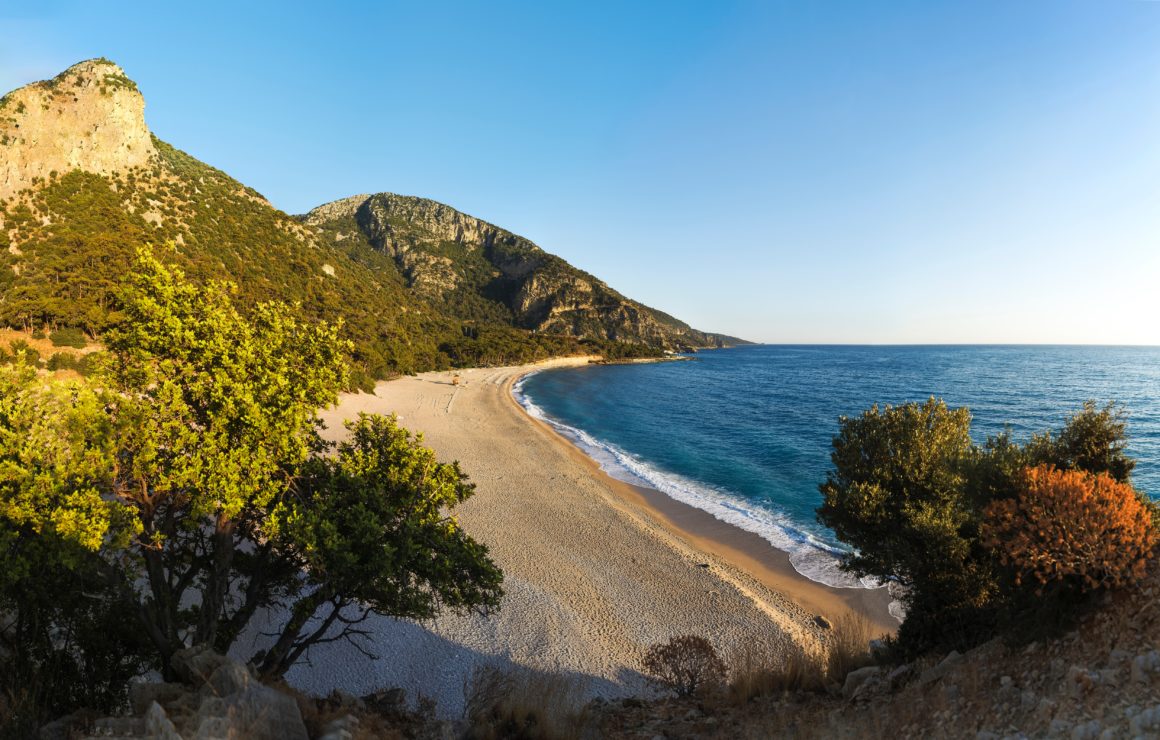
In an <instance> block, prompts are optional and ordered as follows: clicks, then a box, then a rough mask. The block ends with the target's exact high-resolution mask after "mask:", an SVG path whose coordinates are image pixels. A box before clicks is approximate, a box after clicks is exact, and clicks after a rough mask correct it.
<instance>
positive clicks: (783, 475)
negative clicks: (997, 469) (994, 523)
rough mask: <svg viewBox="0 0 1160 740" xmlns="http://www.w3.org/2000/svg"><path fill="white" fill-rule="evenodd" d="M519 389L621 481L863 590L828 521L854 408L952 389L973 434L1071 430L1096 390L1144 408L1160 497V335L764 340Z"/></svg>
mask: <svg viewBox="0 0 1160 740" xmlns="http://www.w3.org/2000/svg"><path fill="white" fill-rule="evenodd" d="M515 393H516V397H517V399H519V400H520V402H521V403H523V404H524V406H525V408H527V409H528V410H529V412H531V413H532V414H533V415H538V416H542V417H543V418H545V419H546V420H547V421H549V422H551V423H552V424H553V425H555V426H556V428H557V429H558V430H560V431H561V432H563V433H564V434H565V436H567V437H569V438H570V439H572V440H573V441H574V442H576V443H577V444H578V445H579V446H580V447H581V448H582V449H584V451H585V452H587V453H588V454H589V455H591V456H592V457H594V458H595V459H596V460H597V461H598V462H599V463H600V464H601V465H602V467H604V469H605V470H607V471H608V472H609V473H610V474H612V475H613V476H614V477H617V478H620V479H622V480H625V481H628V482H631V483H635V484H638V485H645V486H649V487H652V488H656V489H657V490H660V491H663V492H664V493H666V494H668V495H670V496H672V497H674V498H677V499H679V500H681V501H684V502H686V503H689V504H692V505H694V506H697V507H699V508H702V509H705V510H707V511H709V512H710V513H712V514H713V515H714V516H716V517H718V518H719V519H723V520H725V521H728V522H731V523H733V524H735V525H737V526H739V527H742V528H743V529H746V530H749V531H752V532H756V533H758V534H760V535H762V536H763V537H765V538H766V539H767V540H769V541H770V543H772V544H773V545H774V546H775V547H777V548H779V549H782V550H785V551H787V552H789V553H790V557H791V560H792V561H793V562H794V565H795V567H796V568H797V569H798V570H799V571H801V572H802V573H803V574H804V575H806V576H808V577H810V578H813V579H815V580H818V581H822V582H825V583H830V584H832V585H843V586H855V587H856V586H859V585H870V584H860V583H857V582H855V581H852V580H851V579H850V578H849V577H848V576H846V575H844V574H842V573H840V572H838V571H837V569H836V568H835V563H836V561H835V555H836V554H837V553H839V552H841V546H840V544H839V543H838V542H837V541H836V540H835V539H834V537H833V535H832V533H830V532H829V531H828V530H826V529H825V528H824V527H822V526H820V525H819V524H818V523H817V522H816V521H815V520H814V509H815V508H816V507H817V506H818V504H819V503H820V501H821V495H820V494H819V493H818V488H817V487H818V484H819V483H820V482H822V480H824V479H825V475H826V471H827V470H828V469H829V465H830V462H829V454H830V440H831V438H832V437H833V435H834V434H835V433H836V432H837V428H838V417H839V416H840V415H843V414H845V415H847V416H852V415H855V414H858V413H860V412H861V411H862V410H864V409H866V408H868V407H869V406H870V405H871V404H873V403H875V402H877V403H880V404H883V403H891V404H897V403H902V402H906V401H921V400H925V399H926V398H928V397H929V396H932V395H933V396H938V397H941V398H943V399H945V400H946V402H947V403H948V404H950V405H951V406H968V407H969V408H970V409H971V412H972V415H973V424H972V430H973V436H974V437H975V438H976V440H977V441H980V442H981V441H983V440H984V439H985V438H986V436H987V435H989V434H994V433H996V432H999V431H1002V429H1003V427H1004V425H1009V426H1010V427H1011V429H1012V431H1013V432H1014V433H1015V435H1016V437H1017V438H1018V439H1021V440H1022V439H1026V438H1027V437H1028V436H1030V434H1031V433H1032V432H1040V431H1043V430H1046V429H1058V428H1059V427H1061V426H1062V425H1063V424H1064V422H1065V421H1066V419H1067V416H1068V414H1069V413H1071V412H1073V411H1075V410H1076V409H1078V408H1079V407H1080V406H1081V405H1082V403H1083V401H1084V400H1086V399H1095V400H1097V401H1098V402H1100V403H1103V402H1105V401H1109V400H1115V401H1118V402H1121V403H1122V404H1124V405H1125V407H1126V408H1127V410H1128V412H1129V423H1128V431H1129V433H1130V435H1131V440H1130V452H1131V453H1132V455H1133V456H1134V457H1136V458H1137V459H1138V461H1139V464H1138V466H1137V468H1136V472H1135V474H1134V483H1135V485H1136V486H1137V488H1139V489H1141V490H1143V491H1146V492H1147V493H1149V494H1150V495H1152V496H1154V497H1160V347H1086V346H1085V347H1074V346H1035V347H1029V346H945V347H937V346H921V347H918V346H900V347H882V346H873V347H856V346H837V347H825V346H752V347H739V348H736V349H728V350H717V351H710V352H702V353H699V354H698V355H696V358H695V359H694V360H692V361H689V362H671V363H661V364H649V365H611V366H589V367H581V368H570V369H562V370H549V371H543V372H539V373H535V374H533V375H530V376H527V377H526V378H524V379H523V380H522V381H521V382H520V383H519V384H518V385H517V386H516V389H515Z"/></svg>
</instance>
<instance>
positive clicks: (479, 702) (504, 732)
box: [463, 666, 590, 740]
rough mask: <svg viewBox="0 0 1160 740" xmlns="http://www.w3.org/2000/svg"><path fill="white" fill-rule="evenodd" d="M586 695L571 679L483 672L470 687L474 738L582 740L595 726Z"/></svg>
mask: <svg viewBox="0 0 1160 740" xmlns="http://www.w3.org/2000/svg"><path fill="white" fill-rule="evenodd" d="M583 689H584V686H583V685H582V684H581V682H580V681H579V680H577V679H575V678H572V677H569V676H564V675H558V674H543V673H536V672H533V671H530V670H523V669H503V668H498V667H494V666H481V667H479V668H477V669H476V670H475V672H474V673H473V674H472V677H471V681H470V683H469V684H468V685H467V686H465V687H464V693H465V695H466V699H467V701H466V705H465V706H464V710H463V713H464V717H465V718H466V719H467V721H468V722H469V723H470V728H469V729H468V737H470V738H476V739H477V740H498V739H499V738H527V739H528V740H532V739H536V740H575V739H578V738H580V737H582V736H583V735H584V731H585V728H586V727H587V725H588V724H589V720H590V718H589V715H588V711H587V709H586V708H585V706H584V701H583V700H582V697H583V696H584V691H583Z"/></svg>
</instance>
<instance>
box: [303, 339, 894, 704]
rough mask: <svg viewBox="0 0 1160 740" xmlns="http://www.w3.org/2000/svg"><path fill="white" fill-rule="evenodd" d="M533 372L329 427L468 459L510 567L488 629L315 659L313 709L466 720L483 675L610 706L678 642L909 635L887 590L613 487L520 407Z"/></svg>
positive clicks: (647, 495) (420, 385)
mask: <svg viewBox="0 0 1160 740" xmlns="http://www.w3.org/2000/svg"><path fill="white" fill-rule="evenodd" d="M584 361H585V360H580V359H570V360H557V361H553V362H552V363H550V364H551V365H561V364H574V363H576V362H584ZM535 367H538V368H542V367H545V365H539V366H535ZM530 369H533V367H531V366H525V367H511V368H493V369H478V370H466V371H459V372H458V375H459V377H460V379H461V382H460V383H459V384H458V385H456V384H453V382H452V377H453V375H455V373H451V372H442V373H424V374H422V375H419V376H417V377H408V378H402V379H399V380H395V381H391V382H387V383H380V384H379V385H378V386H377V387H376V389H375V393H374V394H348V395H345V396H343V397H342V399H341V400H340V402H339V404H338V405H337V406H336V407H335V408H332V409H329V410H327V411H326V412H325V413H324V414H323V415H322V416H323V420H324V421H325V422H326V424H327V426H328V434H329V435H330V436H332V437H337V436H339V435H341V433H342V421H343V420H344V419H349V418H353V417H355V416H357V414H358V413H360V412H367V413H382V414H389V413H395V414H397V415H398V416H399V419H400V423H401V424H402V425H403V426H405V427H407V428H409V429H411V430H413V431H417V432H422V433H423V435H424V442H425V443H426V444H427V445H429V446H430V447H432V448H433V449H435V451H436V452H437V453H438V454H439V456H440V458H441V459H444V460H448V461H450V460H459V462H460V464H461V465H462V467H463V469H464V470H465V471H467V473H468V474H469V475H470V476H471V479H472V480H473V481H474V482H475V484H476V486H477V488H476V495H475V496H474V497H473V498H472V499H470V500H469V501H467V502H466V503H465V504H463V505H462V506H460V507H459V508H458V509H456V514H457V516H458V517H459V520H460V522H461V523H462V524H463V526H464V527H465V529H466V530H467V531H468V532H469V533H470V534H471V535H472V536H473V537H474V538H475V539H477V540H478V541H481V542H483V543H485V544H486V545H487V546H488V547H489V548H490V550H491V554H492V556H493V557H494V559H495V560H496V562H497V563H498V564H499V565H500V567H501V568H502V569H503V571H504V575H505V580H504V588H505V592H506V595H505V597H504V600H503V604H502V606H501V608H500V610H499V611H498V613H495V614H492V615H490V616H487V617H483V616H480V615H474V614H472V615H444V616H442V617H440V618H438V619H436V620H433V621H431V622H429V623H423V624H416V623H413V622H406V621H400V620H393V619H387V618H380V619H377V620H375V623H374V625H373V626H372V629H373V631H374V633H375V634H376V639H375V643H374V644H373V645H370V646H369V649H370V651H371V652H373V653H374V657H368V656H366V655H364V654H363V653H361V652H360V651H358V650H356V649H354V648H353V647H350V646H345V645H341V644H334V645H327V646H324V647H321V648H317V649H315V650H314V652H313V654H312V655H311V656H310V658H311V664H310V665H305V666H300V667H296V668H295V669H293V670H292V671H291V673H290V674H289V675H288V679H289V680H290V682H291V683H293V684H295V685H297V686H299V687H300V688H303V689H306V690H308V691H312V692H316V693H326V692H327V691H329V689H330V687H332V686H339V687H341V688H343V689H344V690H346V691H349V692H351V693H354V694H365V693H369V692H371V691H374V690H376V689H379V688H383V687H389V686H401V687H404V688H407V689H408V690H409V693H410V695H411V696H412V697H413V696H414V695H415V694H416V692H421V693H423V694H425V695H428V696H431V697H432V698H435V699H436V700H437V701H438V704H439V707H440V713H441V714H444V715H447V716H454V715H457V714H458V713H459V712H460V711H461V707H462V703H463V697H464V690H465V685H466V682H467V680H468V678H469V676H470V674H471V672H472V670H473V669H474V668H475V667H476V666H477V665H480V664H481V663H484V664H486V663H493V664H499V665H507V664H516V665H519V666H523V667H526V668H528V669H531V670H541V671H550V672H553V673H564V674H568V675H571V676H573V677H574V678H575V679H576V681H577V684H578V685H579V686H580V687H581V690H582V691H584V692H585V693H587V694H589V695H593V696H605V697H614V696H618V695H624V694H631V693H640V692H641V691H643V690H644V688H645V684H644V680H643V677H642V676H641V675H640V674H639V672H638V669H639V662H640V658H641V656H642V655H643V653H644V651H645V650H646V649H647V647H648V646H649V645H651V644H653V643H656V642H660V641H664V640H667V639H668V638H670V637H672V636H675V635H682V634H697V635H702V636H704V637H707V638H708V639H710V640H711V641H712V642H713V643H714V645H716V646H717V648H718V650H719V651H720V652H721V653H722V654H723V655H729V654H731V653H735V652H738V651H743V650H753V651H756V652H759V653H764V654H772V655H780V654H785V653H786V652H787V651H792V650H798V649H801V647H802V646H805V647H806V648H807V649H813V648H815V647H816V646H817V644H818V641H819V640H820V639H823V638H824V632H823V630H822V629H821V628H819V627H818V626H817V625H816V624H815V622H814V617H815V616H816V615H822V616H825V617H826V618H828V619H830V620H833V619H835V618H837V617H839V616H840V615H842V614H843V613H845V612H847V611H849V610H856V611H858V612H861V613H863V614H865V615H866V616H867V617H868V619H870V621H871V623H872V624H873V625H874V627H875V628H876V629H875V631H879V632H884V631H889V630H892V629H894V628H896V627H897V622H895V621H894V620H893V618H892V617H890V616H889V614H888V613H887V604H888V602H889V598H888V596H887V595H886V593H885V590H883V589H878V590H873V591H870V590H866V589H835V588H829V587H826V586H823V585H821V584H818V583H815V582H813V581H810V580H808V579H806V578H804V577H803V576H801V575H799V574H798V573H797V572H796V571H794V570H793V568H792V566H791V565H790V563H789V559H788V557H787V556H786V555H785V554H784V553H781V552H780V551H778V550H775V549H774V548H773V547H772V546H770V545H769V544H768V543H766V542H765V541H764V540H763V539H761V538H760V537H758V536H757V535H753V534H750V533H747V532H744V531H742V530H739V529H737V528H735V527H733V526H731V525H728V524H725V523H723V522H720V521H718V520H716V519H714V518H713V517H712V516H711V515H709V514H707V513H705V512H702V511H700V510H698V509H694V508H692V507H689V506H687V505H685V504H682V503H680V502H677V501H674V500H672V499H669V498H668V497H666V496H664V495H663V494H660V493H659V492H656V491H651V490H648V489H643V488H636V487H633V486H630V485H628V484H625V483H622V482H620V481H617V480H614V479H613V478H611V477H609V476H608V475H606V474H605V473H604V472H603V471H601V470H600V469H599V467H598V466H597V465H596V463H595V462H593V461H592V460H591V459H590V458H588V457H586V456H585V455H583V454H582V453H581V452H580V451H579V450H577V449H576V448H575V447H574V446H572V445H571V444H570V443H569V442H568V441H567V440H565V439H564V438H562V437H561V436H559V435H558V434H557V433H556V432H555V431H553V430H552V429H551V428H550V427H549V426H547V425H545V424H543V423H542V422H539V421H537V420H535V419H533V418H531V417H530V416H528V415H527V414H526V413H525V412H524V410H523V409H522V408H521V407H520V406H519V405H518V404H517V403H516V401H515V400H514V399H513V398H512V394H511V386H512V384H513V383H514V382H515V380H516V379H518V378H519V377H520V376H522V375H523V374H524V373H526V372H528V371H529V370H530Z"/></svg>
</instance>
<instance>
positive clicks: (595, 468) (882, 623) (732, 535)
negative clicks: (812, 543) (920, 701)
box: [504, 365, 899, 636]
mask: <svg viewBox="0 0 1160 740" xmlns="http://www.w3.org/2000/svg"><path fill="white" fill-rule="evenodd" d="M555 367H557V368H559V367H569V365H557V366H555ZM545 369H550V368H545V367H538V366H528V367H526V369H525V370H523V371H522V372H518V373H516V374H514V375H512V377H511V378H509V380H508V381H507V383H506V386H505V388H504V393H505V395H507V397H508V399H509V400H510V401H511V403H512V404H513V405H514V406H515V407H516V408H517V409H518V410H519V411H520V413H522V414H523V415H524V417H525V418H526V419H527V420H528V421H529V422H531V423H532V424H533V425H535V426H536V427H538V428H539V429H540V430H541V431H543V432H544V433H546V434H548V435H550V436H551V437H552V438H553V439H554V440H555V441H556V442H557V443H559V444H560V445H562V446H563V447H565V448H566V450H567V452H568V453H569V454H570V455H572V456H573V457H575V458H576V459H577V461H578V462H579V463H580V464H582V465H584V466H585V467H587V468H588V469H589V470H590V471H591V472H592V474H593V475H595V476H599V477H600V478H601V479H602V482H603V483H604V484H605V485H606V486H608V487H609V488H610V489H612V490H613V491H615V492H616V493H617V494H618V495H620V496H621V497H622V498H623V499H624V500H626V501H629V502H631V503H633V504H635V505H636V506H638V507H640V508H641V509H643V510H645V511H646V512H647V514H648V515H650V516H651V517H652V518H653V519H654V520H655V521H656V522H657V523H658V524H660V525H661V526H662V527H664V528H665V529H666V530H667V531H668V533H669V534H670V535H672V536H674V537H678V538H681V539H683V540H685V541H686V542H687V543H688V544H690V545H692V546H693V548H694V549H695V550H698V551H700V552H703V553H706V554H707V555H713V556H716V557H719V558H720V559H722V560H724V561H726V562H728V563H729V564H730V565H732V566H734V567H736V568H739V569H740V570H742V571H744V572H745V573H747V574H748V575H749V576H751V577H753V578H754V579H756V580H757V581H758V582H760V583H762V584H763V585H765V586H766V587H768V588H770V589H771V590H773V591H776V592H778V593H781V594H783V595H785V596H787V597H789V598H790V599H792V600H794V601H795V602H797V603H798V604H799V605H801V606H802V607H803V608H804V609H806V610H808V611H810V612H812V613H814V614H817V615H820V616H823V617H825V618H826V619H828V620H829V621H830V622H831V623H833V622H834V621H835V620H836V619H837V618H838V617H839V616H840V615H841V614H842V613H843V612H846V611H850V612H855V613H858V614H861V615H863V616H865V617H866V619H867V621H868V622H869V625H870V630H871V632H872V634H874V635H876V636H877V635H880V634H893V633H895V632H896V631H897V630H898V625H899V622H898V620H897V619H895V618H894V617H893V616H892V615H891V614H890V612H889V605H890V602H891V601H892V599H891V597H890V596H889V594H888V593H887V590H886V589H885V588H876V589H869V588H838V587H835V586H828V585H826V584H824V583H819V582H818V581H814V580H812V579H810V578H807V577H806V576H804V575H802V574H801V573H799V572H798V571H797V569H796V568H794V566H793V563H792V562H790V558H789V553H787V552H785V551H783V550H779V549H777V548H776V547H774V546H773V545H772V544H771V543H769V542H768V541H767V540H766V539H765V538H763V537H761V535H758V534H756V533H754V532H749V531H746V530H744V529H741V528H740V527H737V526H735V525H733V524H730V523H728V522H724V521H721V520H720V519H718V518H716V517H715V516H713V515H712V514H710V513H709V512H707V511H705V510H703V509H699V508H697V507H695V506H692V505H690V504H686V503H684V502H683V501H678V500H676V499H674V498H672V497H670V496H668V495H666V494H665V493H664V492H662V491H658V490H657V489H655V488H650V487H647V486H640V485H634V484H632V483H626V482H624V481H621V480H617V479H616V478H614V477H612V476H611V475H609V474H608V472H607V471H605V470H604V469H603V468H601V467H600V463H598V462H597V461H596V460H594V459H592V458H591V457H589V456H588V455H587V454H586V453H585V452H584V451H583V450H582V449H580V448H579V447H578V446H577V445H576V444H575V443H574V442H573V441H572V440H570V439H568V438H567V437H565V436H563V435H562V434H560V432H559V431H557V430H556V429H555V428H553V427H552V426H551V425H550V424H547V423H545V422H544V421H542V420H540V419H537V418H535V417H534V416H532V415H531V414H529V413H528V410H527V409H525V408H524V407H523V405H522V404H520V402H519V401H518V400H517V399H516V397H515V394H514V393H513V392H512V389H513V387H514V386H515V384H516V383H518V382H519V381H520V380H521V379H522V378H524V377H526V376H528V375H530V374H532V373H536V372H541V371H542V370H545Z"/></svg>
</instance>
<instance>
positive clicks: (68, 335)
mask: <svg viewBox="0 0 1160 740" xmlns="http://www.w3.org/2000/svg"><path fill="white" fill-rule="evenodd" d="M51 339H52V346H54V347H75V348H76V349H84V348H85V346H86V345H87V344H88V339H87V338H86V337H85V333H84V331H82V330H81V329H76V328H72V327H68V328H64V329H57V330H56V331H54V332H53V333H52V337H51Z"/></svg>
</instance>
